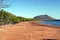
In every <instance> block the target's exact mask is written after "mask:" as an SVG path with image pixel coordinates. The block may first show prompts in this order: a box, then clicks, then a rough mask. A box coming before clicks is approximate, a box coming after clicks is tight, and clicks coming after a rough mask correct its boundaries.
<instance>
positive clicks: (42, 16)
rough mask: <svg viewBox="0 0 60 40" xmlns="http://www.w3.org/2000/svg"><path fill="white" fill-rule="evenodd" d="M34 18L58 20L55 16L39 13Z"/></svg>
mask: <svg viewBox="0 0 60 40" xmlns="http://www.w3.org/2000/svg"><path fill="white" fill-rule="evenodd" d="M34 19H36V20H56V19H55V18H53V17H50V16H48V15H38V16H35V17H34Z"/></svg>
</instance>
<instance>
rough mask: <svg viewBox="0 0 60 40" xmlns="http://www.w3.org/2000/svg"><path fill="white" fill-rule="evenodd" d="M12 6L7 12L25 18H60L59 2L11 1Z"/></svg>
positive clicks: (50, 0)
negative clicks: (41, 16) (39, 16)
mask: <svg viewBox="0 0 60 40" xmlns="http://www.w3.org/2000/svg"><path fill="white" fill-rule="evenodd" d="M11 2H12V5H11V6H10V7H9V8H6V10H7V11H9V12H11V13H13V14H15V15H17V16H23V17H27V18H33V17H34V16H37V15H45V14H47V15H49V16H52V17H53V18H57V19H59V18H60V0H11Z"/></svg>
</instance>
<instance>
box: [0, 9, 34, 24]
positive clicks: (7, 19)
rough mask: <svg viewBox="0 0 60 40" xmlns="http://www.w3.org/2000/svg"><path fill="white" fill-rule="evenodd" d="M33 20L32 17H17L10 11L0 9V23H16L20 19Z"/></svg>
mask: <svg viewBox="0 0 60 40" xmlns="http://www.w3.org/2000/svg"><path fill="white" fill-rule="evenodd" d="M33 20H34V19H32V18H24V17H18V16H16V15H13V14H12V13H10V12H7V11H4V10H0V24H11V23H18V22H21V21H33Z"/></svg>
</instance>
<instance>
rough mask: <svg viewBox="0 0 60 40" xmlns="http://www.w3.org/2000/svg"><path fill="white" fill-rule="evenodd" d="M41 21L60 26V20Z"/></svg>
mask: <svg viewBox="0 0 60 40" xmlns="http://www.w3.org/2000/svg"><path fill="white" fill-rule="evenodd" d="M39 23H40V24H47V25H55V26H60V20H51V21H43V22H39Z"/></svg>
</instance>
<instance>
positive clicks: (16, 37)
mask: <svg viewBox="0 0 60 40" xmlns="http://www.w3.org/2000/svg"><path fill="white" fill-rule="evenodd" d="M49 39H50V40H60V27H57V26H56V27H55V26H51V25H44V24H38V23H37V22H20V23H17V24H14V25H2V26H0V40H49Z"/></svg>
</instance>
